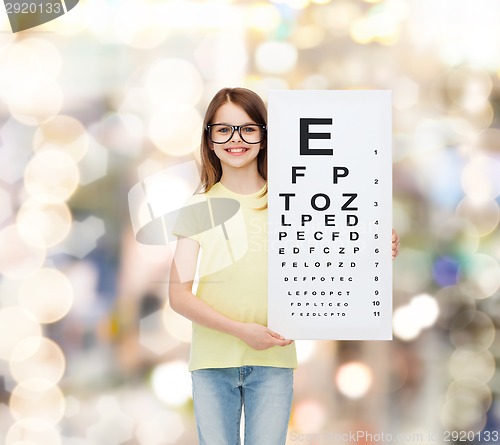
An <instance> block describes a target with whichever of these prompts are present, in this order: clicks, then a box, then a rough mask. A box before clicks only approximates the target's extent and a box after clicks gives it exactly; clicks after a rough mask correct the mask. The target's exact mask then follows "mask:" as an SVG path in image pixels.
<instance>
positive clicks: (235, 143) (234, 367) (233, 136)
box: [169, 88, 399, 445]
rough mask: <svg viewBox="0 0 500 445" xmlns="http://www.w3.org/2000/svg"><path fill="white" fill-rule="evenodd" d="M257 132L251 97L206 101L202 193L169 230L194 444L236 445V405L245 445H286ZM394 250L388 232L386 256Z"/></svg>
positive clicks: (287, 350) (286, 345)
mask: <svg viewBox="0 0 500 445" xmlns="http://www.w3.org/2000/svg"><path fill="white" fill-rule="evenodd" d="M266 125H267V112H266V107H265V105H264V103H263V101H262V99H261V98H260V97H259V96H258V95H257V94H256V93H254V92H252V91H250V90H247V89H244V88H232V89H230V88H225V89H222V90H220V91H219V92H218V93H217V94H216V95H215V96H214V98H213V99H212V101H211V102H210V104H209V106H208V109H207V112H206V116H205V120H204V123H203V128H204V134H203V136H202V141H201V159H202V165H201V169H202V172H201V175H202V184H203V188H204V192H203V193H202V194H197V195H194V196H193V197H192V198H191V199H190V201H189V202H188V203H187V205H186V207H185V211H183V212H182V214H181V216H180V217H179V219H178V221H177V224H176V228H175V233H176V234H177V235H178V236H179V239H178V242H177V248H176V251H175V255H174V261H173V264H172V270H171V277H170V288H169V300H170V305H171V307H172V308H173V309H174V310H175V311H176V312H178V313H179V314H181V315H183V316H185V317H187V318H188V319H190V320H192V322H193V337H192V345H191V357H190V364H189V369H190V371H191V372H192V381H193V401H194V410H195V416H196V421H197V428H198V437H199V443H200V445H239V444H240V419H241V413H242V407H243V406H244V408H245V409H244V413H245V433H244V440H245V445H284V444H285V442H286V435H287V427H288V421H289V417H290V409H291V402H292V386H293V369H294V368H296V366H297V358H296V352H295V345H294V343H293V341H291V340H287V339H284V338H283V337H282V336H281V335H280V334H278V333H277V332H273V331H272V330H271V329H269V328H268V327H267V280H268V276H267V186H266V180H267V137H266ZM221 215H222V216H221ZM200 248H201V258H200V264H199V271H198V274H199V283H198V288H197V292H196V296H195V295H194V294H193V290H192V287H193V281H194V277H195V271H196V267H197V263H198V256H199V254H200ZM398 248H399V238H398V237H397V235H396V234H395V235H394V236H393V257H394V256H395V255H397V251H398Z"/></svg>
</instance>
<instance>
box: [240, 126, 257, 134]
mask: <svg viewBox="0 0 500 445" xmlns="http://www.w3.org/2000/svg"><path fill="white" fill-rule="evenodd" d="M241 129H242V130H243V132H244V133H253V132H254V131H255V128H254V127H242V128H241Z"/></svg>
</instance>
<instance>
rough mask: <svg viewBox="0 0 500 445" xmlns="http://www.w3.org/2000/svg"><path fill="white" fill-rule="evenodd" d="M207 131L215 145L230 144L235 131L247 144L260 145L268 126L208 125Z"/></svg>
mask: <svg viewBox="0 0 500 445" xmlns="http://www.w3.org/2000/svg"><path fill="white" fill-rule="evenodd" d="M207 131H208V134H209V135H210V140H211V141H212V142H213V143H214V144H225V143H226V142H229V141H230V140H231V138H232V137H233V134H234V132H235V131H238V134H239V135H240V137H241V139H242V140H243V141H244V142H246V143H247V144H258V143H259V142H262V139H264V134H265V131H266V126H265V125H260V124H245V125H227V124H211V125H207Z"/></svg>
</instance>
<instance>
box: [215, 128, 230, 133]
mask: <svg viewBox="0 0 500 445" xmlns="http://www.w3.org/2000/svg"><path fill="white" fill-rule="evenodd" d="M217 131H218V132H219V133H229V131H230V130H229V127H219V128H218V130H217Z"/></svg>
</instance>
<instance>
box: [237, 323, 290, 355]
mask: <svg viewBox="0 0 500 445" xmlns="http://www.w3.org/2000/svg"><path fill="white" fill-rule="evenodd" d="M238 337H239V338H240V339H241V340H243V341H244V342H245V343H246V344H247V345H248V346H250V347H251V348H253V349H257V350H263V349H268V348H272V347H273V346H288V345H290V344H292V343H293V340H285V339H284V338H283V337H282V336H281V335H279V334H278V333H276V332H274V331H271V329H269V328H268V327H266V326H262V325H260V324H257V323H242V325H241V332H240V334H239V335H238Z"/></svg>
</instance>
